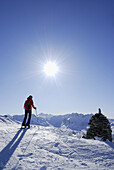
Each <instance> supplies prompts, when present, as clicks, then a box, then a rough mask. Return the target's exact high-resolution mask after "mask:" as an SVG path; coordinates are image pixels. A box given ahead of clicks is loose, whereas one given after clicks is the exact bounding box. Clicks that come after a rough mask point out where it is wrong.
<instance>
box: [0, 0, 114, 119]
mask: <svg viewBox="0 0 114 170" xmlns="http://www.w3.org/2000/svg"><path fill="white" fill-rule="evenodd" d="M47 61H54V62H56V64H57V66H58V68H59V72H58V73H57V74H56V75H55V76H53V77H51V76H47V75H46V74H45V73H44V72H43V69H44V64H45V63H46V62H47ZM29 95H33V100H34V104H35V106H36V107H37V108H38V113H41V112H43V113H51V114H66V113H72V112H78V113H83V114H86V113H96V112H97V110H98V108H99V107H100V108H101V109H102V112H103V113H104V114H105V115H106V116H108V117H109V118H114V1H113V0H0V98H1V99H0V114H22V113H24V109H23V104H24V101H25V100H26V98H27V97H28V96H29ZM33 113H34V111H33Z"/></svg>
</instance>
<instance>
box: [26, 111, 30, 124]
mask: <svg viewBox="0 0 114 170" xmlns="http://www.w3.org/2000/svg"><path fill="white" fill-rule="evenodd" d="M30 120H31V110H30V111H29V118H28V122H27V124H26V125H27V126H29V125H30Z"/></svg>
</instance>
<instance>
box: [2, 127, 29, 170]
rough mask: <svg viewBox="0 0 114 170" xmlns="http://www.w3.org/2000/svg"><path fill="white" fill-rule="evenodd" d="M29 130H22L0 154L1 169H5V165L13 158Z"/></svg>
mask: <svg viewBox="0 0 114 170" xmlns="http://www.w3.org/2000/svg"><path fill="white" fill-rule="evenodd" d="M26 131H27V129H20V130H18V132H17V133H16V135H15V136H14V137H13V139H12V140H11V141H10V142H9V143H8V145H7V146H5V148H4V149H3V150H2V151H1V152H0V169H3V168H4V167H5V165H6V164H7V163H8V161H9V159H10V158H11V156H12V154H13V153H14V151H15V150H16V148H17V147H18V145H19V143H20V142H21V140H22V138H23V137H24V135H25V133H26Z"/></svg>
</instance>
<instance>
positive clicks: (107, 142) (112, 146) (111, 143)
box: [105, 141, 114, 149]
mask: <svg viewBox="0 0 114 170" xmlns="http://www.w3.org/2000/svg"><path fill="white" fill-rule="evenodd" d="M105 143H106V144H107V145H109V146H110V147H111V148H112V149H114V142H109V141H106V142H105Z"/></svg>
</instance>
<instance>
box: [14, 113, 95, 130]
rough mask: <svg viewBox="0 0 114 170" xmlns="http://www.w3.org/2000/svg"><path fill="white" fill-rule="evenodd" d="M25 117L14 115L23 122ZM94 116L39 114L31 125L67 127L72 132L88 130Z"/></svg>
mask: <svg viewBox="0 0 114 170" xmlns="http://www.w3.org/2000/svg"><path fill="white" fill-rule="evenodd" d="M23 116H24V115H14V116H13V119H14V120H18V121H21V122H22V120H23ZM91 116H92V114H88V115H83V114H78V113H72V114H66V115H56V116H53V115H49V114H43V113H41V114H39V115H38V118H36V116H35V115H32V119H31V124H39V125H43V126H49V125H52V126H54V127H61V126H62V125H65V126H66V127H68V128H70V129H72V130H81V129H86V127H87V125H88V122H89V119H90V117H91Z"/></svg>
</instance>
